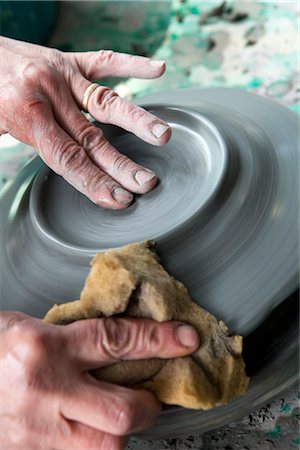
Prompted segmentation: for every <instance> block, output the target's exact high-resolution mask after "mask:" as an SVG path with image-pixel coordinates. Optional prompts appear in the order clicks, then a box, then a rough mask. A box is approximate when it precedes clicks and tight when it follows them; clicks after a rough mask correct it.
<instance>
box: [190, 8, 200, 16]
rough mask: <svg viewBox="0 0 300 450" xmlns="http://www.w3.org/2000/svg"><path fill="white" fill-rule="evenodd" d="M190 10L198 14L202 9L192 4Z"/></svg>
mask: <svg viewBox="0 0 300 450" xmlns="http://www.w3.org/2000/svg"><path fill="white" fill-rule="evenodd" d="M189 10H190V13H191V14H196V15H199V14H200V11H199V9H198V8H197V7H196V6H190V7H189Z"/></svg>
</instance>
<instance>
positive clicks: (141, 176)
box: [134, 170, 156, 185]
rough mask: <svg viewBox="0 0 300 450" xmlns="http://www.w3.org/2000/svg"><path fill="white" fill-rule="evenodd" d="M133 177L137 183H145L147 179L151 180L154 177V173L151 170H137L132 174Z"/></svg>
mask: <svg viewBox="0 0 300 450" xmlns="http://www.w3.org/2000/svg"><path fill="white" fill-rule="evenodd" d="M134 178H135V179H136V181H137V182H138V184H141V185H143V184H146V183H148V181H150V180H153V179H154V178H156V175H155V173H154V172H151V170H149V171H146V170H138V171H137V172H136V174H135V175H134Z"/></svg>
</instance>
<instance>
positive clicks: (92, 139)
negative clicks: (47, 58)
mask: <svg viewBox="0 0 300 450" xmlns="http://www.w3.org/2000/svg"><path fill="white" fill-rule="evenodd" d="M68 97H69V96H68V95H67V94H66V95H65V96H64V102H63V106H61V107H59V106H58V107H57V113H56V118H57V120H58V121H59V123H60V125H61V126H62V127H63V128H64V130H65V131H66V132H67V133H68V134H69V135H70V136H72V137H73V139H74V140H75V141H76V142H77V143H78V144H79V145H80V146H81V147H83V148H84V150H85V152H86V153H87V155H88V156H89V158H90V160H91V161H93V163H94V164H95V165H96V166H97V167H99V168H100V169H101V170H102V171H103V172H105V173H107V174H108V175H110V176H111V177H112V178H113V179H114V180H116V181H117V182H118V183H120V184H121V185H122V186H123V187H124V188H126V189H128V190H129V191H130V192H134V193H137V194H144V193H145V192H148V191H149V190H151V189H152V188H153V187H154V186H155V184H156V182H157V177H156V175H155V174H154V173H153V172H152V171H151V170H149V169H146V168H145V167H143V166H141V165H139V164H136V163H135V162H133V161H131V160H130V159H129V158H127V157H126V156H125V155H122V154H121V153H119V152H118V151H117V150H116V149H115V148H114V147H113V146H112V145H111V144H110V143H109V142H108V141H107V140H106V138H105V137H104V135H103V132H102V131H101V130H100V129H99V128H97V127H95V126H94V125H93V124H91V123H90V122H89V121H88V120H87V119H86V118H85V117H84V116H83V115H82V114H81V113H80V112H79V111H78V109H77V107H76V104H75V102H74V100H73V99H72V98H71V96H70V98H68Z"/></svg>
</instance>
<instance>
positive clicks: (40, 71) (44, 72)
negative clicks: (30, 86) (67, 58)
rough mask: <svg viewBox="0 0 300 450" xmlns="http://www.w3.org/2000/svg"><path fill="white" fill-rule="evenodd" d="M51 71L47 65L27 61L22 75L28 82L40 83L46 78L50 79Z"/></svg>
mask: <svg viewBox="0 0 300 450" xmlns="http://www.w3.org/2000/svg"><path fill="white" fill-rule="evenodd" d="M50 73H51V71H50V70H49V66H48V65H47V64H43V63H40V62H37V61H31V60H26V61H25V62H24V64H23V68H22V75H23V79H24V80H25V81H26V82H30V83H32V82H34V83H39V82H40V81H41V80H44V79H45V78H49V76H50Z"/></svg>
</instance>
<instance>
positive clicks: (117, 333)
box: [97, 318, 132, 359]
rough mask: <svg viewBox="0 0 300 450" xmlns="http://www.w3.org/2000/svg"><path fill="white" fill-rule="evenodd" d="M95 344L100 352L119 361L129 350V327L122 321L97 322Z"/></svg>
mask: <svg viewBox="0 0 300 450" xmlns="http://www.w3.org/2000/svg"><path fill="white" fill-rule="evenodd" d="M98 326H99V329H98V333H97V334H98V336H97V342H98V345H100V348H101V351H102V352H103V353H104V354H106V355H107V356H108V357H110V358H113V359H121V358H122V357H123V356H124V355H126V354H127V353H128V352H129V351H130V348H131V345H132V339H131V336H130V332H129V327H127V326H126V325H125V326H124V323H123V322H122V321H119V320H116V319H112V318H108V319H102V321H101V322H99V325H98Z"/></svg>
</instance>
